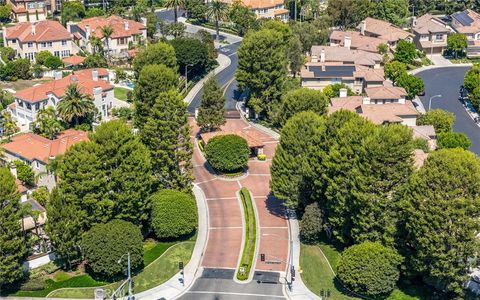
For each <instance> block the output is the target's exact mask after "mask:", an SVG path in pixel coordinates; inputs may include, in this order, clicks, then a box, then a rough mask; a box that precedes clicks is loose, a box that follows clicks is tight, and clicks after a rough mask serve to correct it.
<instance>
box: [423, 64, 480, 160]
mask: <svg viewBox="0 0 480 300" xmlns="http://www.w3.org/2000/svg"><path fill="white" fill-rule="evenodd" d="M468 69H469V67H445V68H438V69H432V70H426V71H423V72H420V73H418V74H417V76H419V77H421V78H422V79H423V80H424V81H425V96H423V97H420V99H421V100H422V103H423V105H424V107H425V109H428V102H429V99H430V97H432V96H434V95H442V97H441V98H435V99H433V100H432V109H434V108H441V109H444V110H447V111H450V112H453V113H454V114H455V117H456V119H455V124H454V125H453V130H454V131H456V132H464V133H465V134H466V135H468V137H469V138H470V140H471V141H472V146H471V147H470V150H471V151H473V152H475V153H476V154H477V155H480V127H478V126H477V125H476V124H475V122H474V121H473V120H472V118H470V116H469V115H468V113H467V112H466V111H465V108H464V107H463V105H462V103H461V102H460V101H459V100H458V96H459V88H460V86H461V85H463V78H464V76H465V72H467V71H468Z"/></svg>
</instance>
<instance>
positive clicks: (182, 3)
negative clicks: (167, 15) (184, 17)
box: [165, 0, 186, 23]
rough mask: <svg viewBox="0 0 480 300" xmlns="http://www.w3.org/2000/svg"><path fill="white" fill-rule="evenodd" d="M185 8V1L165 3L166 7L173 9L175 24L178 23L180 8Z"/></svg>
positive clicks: (168, 1) (176, 0) (171, 0)
mask: <svg viewBox="0 0 480 300" xmlns="http://www.w3.org/2000/svg"><path fill="white" fill-rule="evenodd" d="M185 6H186V5H185V0H167V2H165V7H167V8H173V19H174V22H175V23H177V21H178V8H180V7H185Z"/></svg>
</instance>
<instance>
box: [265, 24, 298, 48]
mask: <svg viewBox="0 0 480 300" xmlns="http://www.w3.org/2000/svg"><path fill="white" fill-rule="evenodd" d="M260 29H261V30H264V29H268V30H273V31H275V32H277V33H279V34H280V35H281V37H282V41H283V44H284V45H288V43H289V42H290V39H291V38H292V37H293V32H292V28H291V27H290V25H288V24H286V23H285V22H282V21H280V20H277V19H266V20H263V21H262V23H261V26H260Z"/></svg>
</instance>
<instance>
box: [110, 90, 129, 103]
mask: <svg viewBox="0 0 480 300" xmlns="http://www.w3.org/2000/svg"><path fill="white" fill-rule="evenodd" d="M128 91H130V90H129V89H126V88H121V87H114V88H113V96H114V97H115V98H117V99H119V100H123V101H127V100H128V97H127V93H128Z"/></svg>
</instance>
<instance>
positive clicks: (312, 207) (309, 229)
mask: <svg viewBox="0 0 480 300" xmlns="http://www.w3.org/2000/svg"><path fill="white" fill-rule="evenodd" d="M322 231H323V216H322V209H321V208H320V205H318V202H313V203H311V204H309V205H307V207H305V213H304V214H303V216H302V220H300V237H301V239H302V241H303V242H305V243H316V242H317V241H318V240H319V238H320V234H321V233H322Z"/></svg>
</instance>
